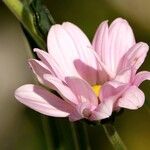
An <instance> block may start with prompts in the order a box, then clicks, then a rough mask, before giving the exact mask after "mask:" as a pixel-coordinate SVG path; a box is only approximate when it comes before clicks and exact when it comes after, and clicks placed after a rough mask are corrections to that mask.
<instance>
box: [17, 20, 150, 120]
mask: <svg viewBox="0 0 150 150" xmlns="http://www.w3.org/2000/svg"><path fill="white" fill-rule="evenodd" d="M47 44H48V46H47V47H48V53H46V52H44V51H42V50H39V49H34V51H35V52H36V53H37V55H38V57H39V58H40V60H36V59H30V60H29V64H30V66H31V68H32V70H33V72H34V74H35V75H36V77H37V78H38V80H39V82H40V83H41V84H43V85H44V86H46V87H48V88H49V89H53V90H54V91H57V93H58V94H59V95H60V97H58V96H56V95H54V94H53V93H52V92H50V91H49V90H47V89H46V88H44V87H41V86H37V85H32V84H28V85H23V86H22V87H20V88H18V89H17V90H16V92H15V97H16V98H17V99H18V100H19V101H20V102H21V103H23V104H25V105H27V106H28V107H30V108H32V109H34V110H36V111H38V112H40V113H43V114H45V115H49V116H54V117H69V119H70V120H71V121H76V120H79V119H82V118H86V119H89V120H101V119H104V118H107V117H109V116H110V115H111V113H112V111H113V110H118V109H120V107H124V108H129V109H137V108H139V107H141V106H142V105H143V103H144V93H143V92H142V91H141V90H140V89H139V88H138V86H139V85H140V83H141V82H142V81H144V80H145V79H150V73H149V72H141V73H138V74H136V72H137V70H138V68H139V67H140V66H141V64H142V63H143V61H144V59H145V56H146V54H147V51H148V46H147V44H145V43H142V42H140V43H137V44H136V43H135V40H134V36H133V32H132V29H131V28H130V26H129V25H128V23H127V22H126V21H125V20H123V19H121V18H118V19H116V20H115V21H114V22H113V23H112V24H111V25H110V27H109V28H108V24H107V21H104V22H103V23H102V24H101V25H100V27H99V28H98V30H97V32H96V34H95V37H94V40H93V44H92V45H91V44H90V41H89V40H88V38H87V37H86V35H85V34H84V33H83V32H82V31H81V30H80V29H79V28H78V27H77V26H75V25H73V24H72V23H69V22H66V23H63V24H62V25H58V24H57V25H54V26H52V27H51V29H50V31H49V34H48V40H47ZM92 49H94V50H95V51H93V50H92Z"/></svg>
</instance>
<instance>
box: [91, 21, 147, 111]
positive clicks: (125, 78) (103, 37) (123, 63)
mask: <svg viewBox="0 0 150 150" xmlns="http://www.w3.org/2000/svg"><path fill="white" fill-rule="evenodd" d="M93 49H95V51H96V52H97V55H98V59H99V62H100V66H99V67H100V68H98V70H100V71H99V75H98V76H99V82H101V83H104V84H103V86H102V89H101V93H100V95H101V97H103V99H105V98H108V97H109V98H110V97H115V98H114V99H115V101H114V106H113V110H115V109H119V108H120V107H124V108H128V109H137V108H139V107H141V106H142V105H143V103H144V100H145V96H144V93H143V92H142V91H141V90H140V89H139V88H138V86H139V85H140V84H141V83H142V82H143V81H144V80H147V79H148V80H150V72H148V71H143V72H139V73H137V74H136V72H137V70H138V69H139V67H140V66H141V65H142V63H143V62H144V60H145V57H146V55H147V52H148V49H149V47H148V45H147V44H146V43H143V42H139V43H136V42H135V38H134V35H133V31H132V29H131V27H130V26H129V24H128V23H127V21H126V20H124V19H121V18H117V19H116V20H114V21H113V22H112V23H111V25H110V26H109V27H108V23H107V21H104V22H102V23H101V24H100V26H99V27H98V29H97V32H96V34H95V36H94V40H93ZM101 64H102V65H101ZM106 77H107V78H106Z"/></svg>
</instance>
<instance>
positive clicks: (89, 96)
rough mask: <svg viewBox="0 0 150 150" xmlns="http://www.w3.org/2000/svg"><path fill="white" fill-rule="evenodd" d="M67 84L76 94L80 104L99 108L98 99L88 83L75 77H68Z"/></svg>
mask: <svg viewBox="0 0 150 150" xmlns="http://www.w3.org/2000/svg"><path fill="white" fill-rule="evenodd" d="M66 83H67V85H68V87H70V88H71V90H72V91H73V93H75V95H76V97H77V98H78V101H79V103H81V104H82V103H89V104H91V105H93V106H97V104H98V99H97V97H96V95H95V93H94V92H93V90H92V88H91V86H90V85H89V84H88V83H87V82H86V81H84V80H81V79H79V78H75V77H66Z"/></svg>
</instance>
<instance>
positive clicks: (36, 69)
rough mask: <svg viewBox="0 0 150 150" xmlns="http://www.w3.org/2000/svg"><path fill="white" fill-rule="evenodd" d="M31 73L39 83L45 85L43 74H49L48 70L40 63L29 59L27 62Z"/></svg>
mask: <svg viewBox="0 0 150 150" xmlns="http://www.w3.org/2000/svg"><path fill="white" fill-rule="evenodd" d="M28 63H29V65H30V67H31V69H32V71H33V73H34V74H35V75H36V77H37V78H38V80H39V82H40V83H42V84H45V81H44V79H43V75H44V74H51V72H50V70H49V68H48V67H47V66H46V65H45V64H44V63H43V62H41V61H39V60H36V59H29V61H28Z"/></svg>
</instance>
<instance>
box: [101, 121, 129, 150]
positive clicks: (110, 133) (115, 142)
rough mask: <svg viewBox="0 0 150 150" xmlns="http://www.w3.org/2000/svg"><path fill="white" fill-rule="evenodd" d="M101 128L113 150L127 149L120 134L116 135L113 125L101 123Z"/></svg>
mask: <svg viewBox="0 0 150 150" xmlns="http://www.w3.org/2000/svg"><path fill="white" fill-rule="evenodd" d="M103 128H104V130H105V133H106V135H107V137H108V139H109V141H110V142H111V144H112V146H113V147H114V149H115V150H127V148H126V146H125V145H124V143H123V142H122V140H121V138H120V136H119V135H118V133H117V131H116V129H115V127H114V126H113V125H112V124H103Z"/></svg>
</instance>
